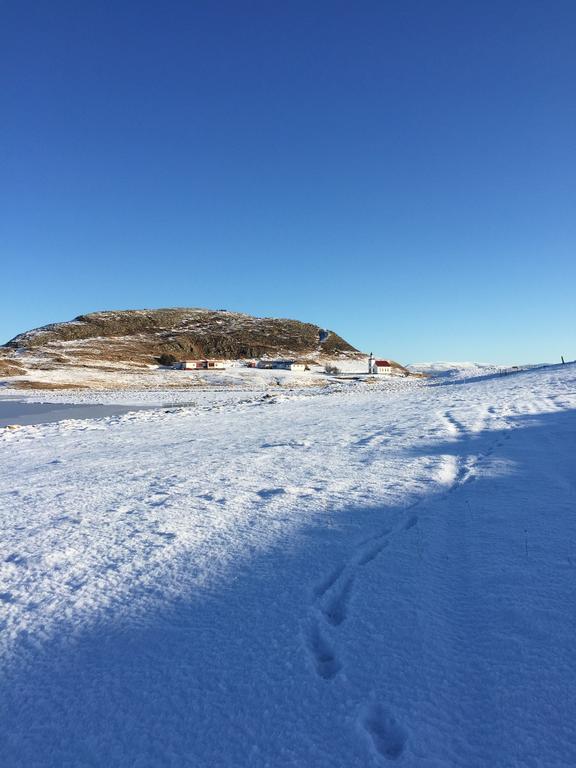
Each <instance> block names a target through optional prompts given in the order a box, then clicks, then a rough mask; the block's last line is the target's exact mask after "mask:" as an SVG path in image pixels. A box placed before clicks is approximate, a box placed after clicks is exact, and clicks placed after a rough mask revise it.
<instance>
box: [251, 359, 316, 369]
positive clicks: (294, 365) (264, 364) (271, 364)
mask: <svg viewBox="0 0 576 768" xmlns="http://www.w3.org/2000/svg"><path fill="white" fill-rule="evenodd" d="M256 368H274V369H279V370H283V371H304V370H306V366H305V364H304V363H299V362H298V361H297V360H258V362H257V363H256Z"/></svg>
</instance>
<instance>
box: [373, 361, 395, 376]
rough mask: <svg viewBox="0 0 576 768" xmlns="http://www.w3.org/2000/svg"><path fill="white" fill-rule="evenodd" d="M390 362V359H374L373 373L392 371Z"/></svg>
mask: <svg viewBox="0 0 576 768" xmlns="http://www.w3.org/2000/svg"><path fill="white" fill-rule="evenodd" d="M392 370H393V368H392V363H391V362H390V360H374V365H373V367H372V372H373V373H392Z"/></svg>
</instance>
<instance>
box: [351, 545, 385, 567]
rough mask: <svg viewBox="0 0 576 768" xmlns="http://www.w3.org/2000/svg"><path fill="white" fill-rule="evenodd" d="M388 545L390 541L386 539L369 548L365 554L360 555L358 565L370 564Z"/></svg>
mask: <svg viewBox="0 0 576 768" xmlns="http://www.w3.org/2000/svg"><path fill="white" fill-rule="evenodd" d="M387 546H388V542H387V541H385V542H383V543H382V544H376V545H375V546H373V547H372V548H371V549H368V550H367V551H366V552H364V554H362V555H360V558H359V560H358V565H368V563H371V562H372V560H374V558H376V557H378V555H379V554H380V552H382V550H383V549H385V548H386V547H387Z"/></svg>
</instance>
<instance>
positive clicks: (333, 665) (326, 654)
mask: <svg viewBox="0 0 576 768" xmlns="http://www.w3.org/2000/svg"><path fill="white" fill-rule="evenodd" d="M306 642H307V645H308V649H309V650H310V655H311V656H312V659H313V662H314V668H315V670H316V672H317V674H318V675H319V676H320V677H321V678H323V679H324V680H332V678H333V677H335V676H336V675H337V674H338V672H339V671H340V670H341V669H342V664H341V663H340V661H339V660H338V658H337V656H336V654H335V653H334V651H333V649H332V647H331V646H330V644H329V642H328V640H327V639H326V637H325V636H324V635H323V634H322V632H321V631H320V628H319V626H318V624H317V623H316V622H314V623H313V624H312V625H311V627H310V628H309V630H308V633H307V637H306Z"/></svg>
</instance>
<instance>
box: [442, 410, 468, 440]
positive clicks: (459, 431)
mask: <svg viewBox="0 0 576 768" xmlns="http://www.w3.org/2000/svg"><path fill="white" fill-rule="evenodd" d="M442 417H443V419H444V420H445V421H446V422H447V424H448V429H449V430H450V432H452V434H454V435H463V434H465V433H466V432H468V430H467V429H466V427H465V426H464V425H463V424H462V422H461V421H458V419H457V418H456V417H455V416H453V415H452V414H451V413H450V411H446V412H445V413H443V414H442Z"/></svg>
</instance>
